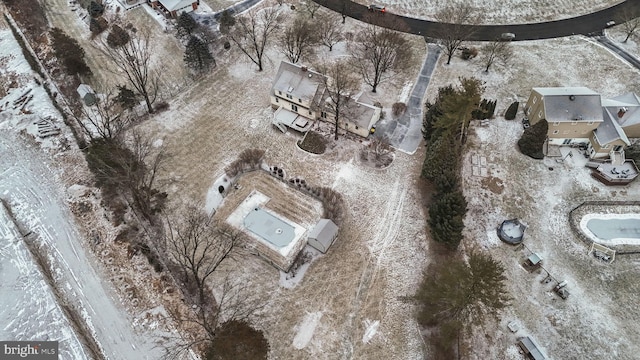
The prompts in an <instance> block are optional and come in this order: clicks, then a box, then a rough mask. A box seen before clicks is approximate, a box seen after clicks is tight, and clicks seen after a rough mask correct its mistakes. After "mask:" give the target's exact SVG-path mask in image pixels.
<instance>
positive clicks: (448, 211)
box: [428, 190, 467, 250]
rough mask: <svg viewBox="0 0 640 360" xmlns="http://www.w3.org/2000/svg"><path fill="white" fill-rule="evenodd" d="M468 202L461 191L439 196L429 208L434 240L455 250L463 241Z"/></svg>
mask: <svg viewBox="0 0 640 360" xmlns="http://www.w3.org/2000/svg"><path fill="white" fill-rule="evenodd" d="M466 212H467V201H466V200H465V198H464V195H463V194H462V192H461V191H459V190H456V191H454V192H448V193H441V194H438V195H437V197H436V198H435V200H434V201H433V203H432V204H431V205H430V206H429V221H428V223H429V227H430V228H431V235H432V236H433V239H434V240H435V241H437V242H439V243H443V244H445V246H447V247H448V248H449V249H451V250H455V249H456V248H457V247H458V245H459V244H460V241H461V240H462V230H463V229H464V216H465V214H466Z"/></svg>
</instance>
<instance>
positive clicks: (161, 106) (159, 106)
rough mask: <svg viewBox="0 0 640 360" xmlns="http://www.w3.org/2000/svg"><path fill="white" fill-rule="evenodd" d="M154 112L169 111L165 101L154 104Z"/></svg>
mask: <svg viewBox="0 0 640 360" xmlns="http://www.w3.org/2000/svg"><path fill="white" fill-rule="evenodd" d="M154 108H155V110H156V112H162V111H165V110H169V103H168V102H166V101H160V102H158V103H156V104H155V106H154Z"/></svg>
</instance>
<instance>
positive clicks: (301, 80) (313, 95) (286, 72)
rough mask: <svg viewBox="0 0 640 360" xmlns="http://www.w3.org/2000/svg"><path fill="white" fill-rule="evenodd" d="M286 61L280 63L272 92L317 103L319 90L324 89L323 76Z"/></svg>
mask: <svg viewBox="0 0 640 360" xmlns="http://www.w3.org/2000/svg"><path fill="white" fill-rule="evenodd" d="M305 69H306V70H303V67H302V66H298V65H294V64H291V63H288V62H286V61H282V62H280V67H279V68H278V73H277V74H276V78H275V80H274V81H273V87H272V88H271V90H272V91H273V92H274V93H275V91H282V95H283V96H284V95H285V94H289V95H291V96H292V97H294V98H296V99H302V100H305V101H311V102H314V101H317V100H318V99H317V98H318V97H319V96H318V95H317V94H318V93H319V92H320V93H322V92H324V91H318V90H319V88H322V89H324V82H323V80H322V78H323V75H321V74H319V73H317V72H315V71H313V70H310V69H308V68H305Z"/></svg>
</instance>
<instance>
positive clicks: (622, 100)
mask: <svg viewBox="0 0 640 360" xmlns="http://www.w3.org/2000/svg"><path fill="white" fill-rule="evenodd" d="M524 112H525V117H526V118H528V119H529V121H530V123H531V125H534V124H535V123H537V122H538V121H540V120H542V119H546V120H547V122H548V124H549V130H548V133H547V136H548V142H549V144H551V145H576V144H580V145H584V146H586V147H587V151H588V154H589V156H590V158H607V157H609V158H611V159H614V158H616V157H622V158H624V149H625V148H626V147H627V146H629V145H631V141H630V140H629V139H630V138H640V98H638V96H637V95H636V94H634V93H627V94H624V95H620V96H617V97H614V98H611V99H602V97H601V95H600V94H598V93H596V92H595V91H593V90H591V89H589V88H586V87H563V88H533V89H532V90H531V95H530V96H529V99H528V100H527V104H526V105H525V107H524Z"/></svg>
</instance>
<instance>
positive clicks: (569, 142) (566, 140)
mask: <svg viewBox="0 0 640 360" xmlns="http://www.w3.org/2000/svg"><path fill="white" fill-rule="evenodd" d="M569 144H571V139H564V141H563V142H562V145H569Z"/></svg>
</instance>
